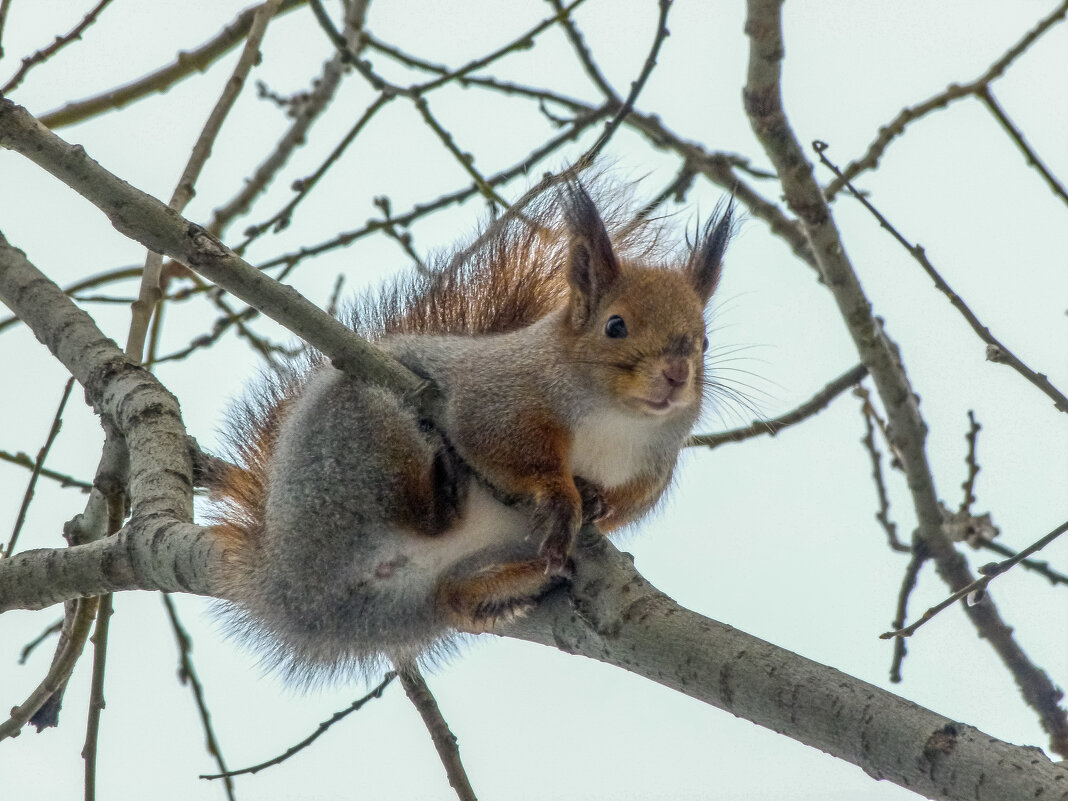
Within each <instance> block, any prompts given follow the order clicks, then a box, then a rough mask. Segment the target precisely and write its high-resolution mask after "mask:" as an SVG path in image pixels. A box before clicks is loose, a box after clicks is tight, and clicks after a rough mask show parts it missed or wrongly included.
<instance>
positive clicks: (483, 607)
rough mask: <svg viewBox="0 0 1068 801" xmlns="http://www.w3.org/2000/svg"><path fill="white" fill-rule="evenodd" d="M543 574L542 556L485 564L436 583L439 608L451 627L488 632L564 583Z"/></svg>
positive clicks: (522, 611) (477, 632)
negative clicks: (474, 570)
mask: <svg viewBox="0 0 1068 801" xmlns="http://www.w3.org/2000/svg"><path fill="white" fill-rule="evenodd" d="M564 581H565V579H563V578H561V577H559V576H550V575H546V572H545V560H544V559H530V560H527V561H522V562H508V563H505V564H495V565H489V566H488V567H484V568H482V569H481V570H479V571H477V572H475V573H473V574H471V575H467V576H452V577H448V578H445V579H442V581H441V582H440V583H439V584H438V590H437V600H438V605H439V608H441V609H443V610H444V611H445V615H446V618H447V621H448V623H449V625H450V626H452V627H453V628H456V629H458V630H460V631H464V632H467V633H469V634H480V633H482V632H485V631H490V630H491V629H492V628H493V627H494V625H496V624H497V623H503V622H507V621H509V620H512V619H513V618H516V617H519V616H521V615H523V614H525V613H526V612H528V611H530V609H532V608H533V607H534V605H535V604H536V603H537V602H538V600H539V599H540V598H541V597H542V596H544V595H545V594H546V593H547V592H549V591H550V590H552V589H554V588H555V587H557V586H559V585H560V584H562V583H564Z"/></svg>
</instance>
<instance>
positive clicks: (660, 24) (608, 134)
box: [572, 0, 672, 169]
mask: <svg viewBox="0 0 1068 801" xmlns="http://www.w3.org/2000/svg"><path fill="white" fill-rule="evenodd" d="M671 2H672V0H659V6H660V16H659V18H658V19H657V23H656V35H655V36H654V37H653V44H652V47H650V48H649V54H648V55H647V56H646V57H645V63H644V64H642V69H641V72H640V73H639V74H638V78H637V80H635V81H634V83H632V84H631V85H630V92H629V93H628V94H627V99H626V100H624V101H623V105H622V106H620V107H619V110H618V111H617V112H616V113H615V116H613V117H612V119H611V120H609V121H608V123H607V124H606V125H605V128H604V131H603V132H602V133H601V136H600V137H599V138H598V139H597V141H596V142H594V143H593V147H591V148H590V149H589V150H587V151H586V152H585V153H583V154H582V157H581V158H580V159H579V160H578V161H577V162H576V164H577V165H579V169H582V168H583V167H584V166H585V165H589V164H593V162H594V161H596V160H597V156H598V155H599V154H600V153H601V151H603V150H604V149H605V146H607V145H608V141H609V140H610V139H611V138H612V136H613V135H614V134H615V132H616V131H617V130H618V129H619V126H620V124H622V122H623V120H625V119H626V118H627V116H628V115H629V114H630V113H631V111H633V110H634V103H635V102H636V101H637V100H638V95H639V94H641V91H642V89H643V88H644V87H645V82H646V81H647V80H649V76H650V75H652V73H653V67H655V66H656V57H657V55H659V53H660V47H661V46H662V45H663V44H664V40H666V39H667V37H668V36H669V35H670V34H669V32H668V28H667V17H668V11H670V10H671ZM572 5H574V4H572Z"/></svg>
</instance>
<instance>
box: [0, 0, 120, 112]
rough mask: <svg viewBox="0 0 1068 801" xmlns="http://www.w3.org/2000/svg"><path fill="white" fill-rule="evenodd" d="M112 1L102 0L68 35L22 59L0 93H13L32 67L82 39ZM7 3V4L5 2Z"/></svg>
mask: <svg viewBox="0 0 1068 801" xmlns="http://www.w3.org/2000/svg"><path fill="white" fill-rule="evenodd" d="M110 2H111V0H100V2H99V3H97V4H96V6H95V7H94V8H93V9H92V11H90V12H89V13H88V14H86V15H85V17H84V19H82V21H81V22H79V23H78V24H77V25H75V26H74V28H73V29H72V30H71V32H70V33H68V34H67V35H66V36H57V37H56V40H55V41H54V42H52V44H50V45H49V46H48V47H44V48H42V49H40V50H38V51H37V52H36V53H34V54H33V55H32V56H27V57H26V58H24V59H22V66H20V67H19V70H18V72H16V73H15V74H14V75H13V76H12V77H11V80H9V81H8V82H7V83H6V84H4V86H3V88H2V89H0V95H9V94H11V93H12V92H13V91H14V90H15V87H17V86H18V85H19V84H20V83H22V81H23V79H25V77H26V74H27V73H28V72H29V71H30V70H31V69H33V68H34V67H36V66H37V65H38V64H43V63H44V62H46V61H48V59H50V58H51V57H52V56H54V55H55V54H56V53H58V52H59V51H60V50H62V49H63V48H64V47H66V46H67V45H69V44H70V43H71V42H75V41H77V40H79V39H81V38H82V34H83V33H85V29H86V28H88V27H89V26H90V25H92V24H93V23H94V22H96V18H97V17H98V16H99V15H100V12H101V11H103V10H104V9H105V8H106V7H107V5H108V3H110ZM5 5H7V4H6V3H5ZM4 13H5V14H6V13H7V11H6V9H4Z"/></svg>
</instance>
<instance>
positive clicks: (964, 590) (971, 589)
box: [879, 522, 1068, 640]
mask: <svg viewBox="0 0 1068 801" xmlns="http://www.w3.org/2000/svg"><path fill="white" fill-rule="evenodd" d="M1065 531H1068V522H1064V523H1061V524H1060V525H1059V526H1057V528H1055V529H1053V531H1051V532H1050V533H1049V534H1047V535H1046V536H1045V537H1043V538H1042V539H1040V540H1038V541H1037V542H1035V543H1032V544H1031V545H1029V546H1028V547H1026V548H1024V549H1023V550H1022V551H1020V552H1019V553H1018V554H1016V556H1013V557H1012V558H1011V559H1006V560H1005V561H1004V562H992V563H990V564H989V565H984V566H983V567H982V568H981V569H980V572H981V573H982V574H983V575H982V576H980V577H979V578H977V579H976V580H975V581H973V582H972V583H971V584H969V585H967V586H965V587H961V588H960V589H959V590H957V591H956V592H955V593H953V594H952V595H950V596H949V597H948V598H946V599H945V600H944V601H942V602H941V603H939V604H936V605H935V606H932V607H931V608H930V609H928V610H927V611H926V612H924V613H923V617H921V618H920V619H919V620H917V621H916V622H915V623H913V624H912V625H909V626H905V627H904V628H898V629H896V630H894V631H887V632H884V633H883V634H880V635H879V639H882V640H889V639H890V638H891V637H911V636H912V635H913V633H915V631H916V629H918V628H919V627H920V626H922V625H923V624H924V623H926V622H927V621H928V620H930V619H931V618H933V617H934V616H935V615H937V614H938V613H939V612H941V611H942V610H943V609H946V608H947V607H950V606H952V605H953V604H954V603H956V602H957V601H959V600H961V599H962V598H967V597H968V596H969V595H971V594H972V593H976V594H977V596H976V597H981V596H982V594H983V593H984V591H985V589H986V585H987V584H989V583H990V582H991V581H993V580H994V579H995V578H997V577H998V576H1000V575H1001V574H1002V573H1004V572H1005V571H1007V570H1009V569H1010V568H1011V567H1013V566H1015V565H1017V564H1019V563H1020V562H1022V561H1023V560H1024V559H1025V558H1026V557H1028V556H1030V555H1031V554H1033V553H1035V552H1037V551H1041V550H1042V549H1043V548H1045V547H1046V546H1047V545H1049V544H1050V543H1051V542H1053V541H1054V540H1055V539H1057V537H1059V536H1060V535H1061V534H1063V533H1064V532H1065Z"/></svg>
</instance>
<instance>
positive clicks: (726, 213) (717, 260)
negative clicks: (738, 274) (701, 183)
mask: <svg viewBox="0 0 1068 801" xmlns="http://www.w3.org/2000/svg"><path fill="white" fill-rule="evenodd" d="M733 223H734V197H733V196H731V198H730V200H728V201H727V204H726V208H725V209H724V208H723V204H722V203H720V204H719V205H718V206H717V207H716V209H715V211H713V212H712V216H711V217H710V218H709V219H708V222H706V223H705V226H704V231H703V232H702V233H701V239H700V241H699V242H698V243H697V245H696V247H694V249H693V252H692V253H691V254H690V264H689V271H690V276H691V279H692V280H693V285H694V289H696V290H697V294H698V295H699V296H700V298H701V299H702V300H703V301H705V302H706V303H707V302H708V299H709V298H710V297H712V293H713V292H715V291H716V285H717V284H719V277H720V275H721V274H722V272H723V254H724V252H725V251H726V250H727V243H728V242H729V241H730V238H731V234H732V233H733Z"/></svg>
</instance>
